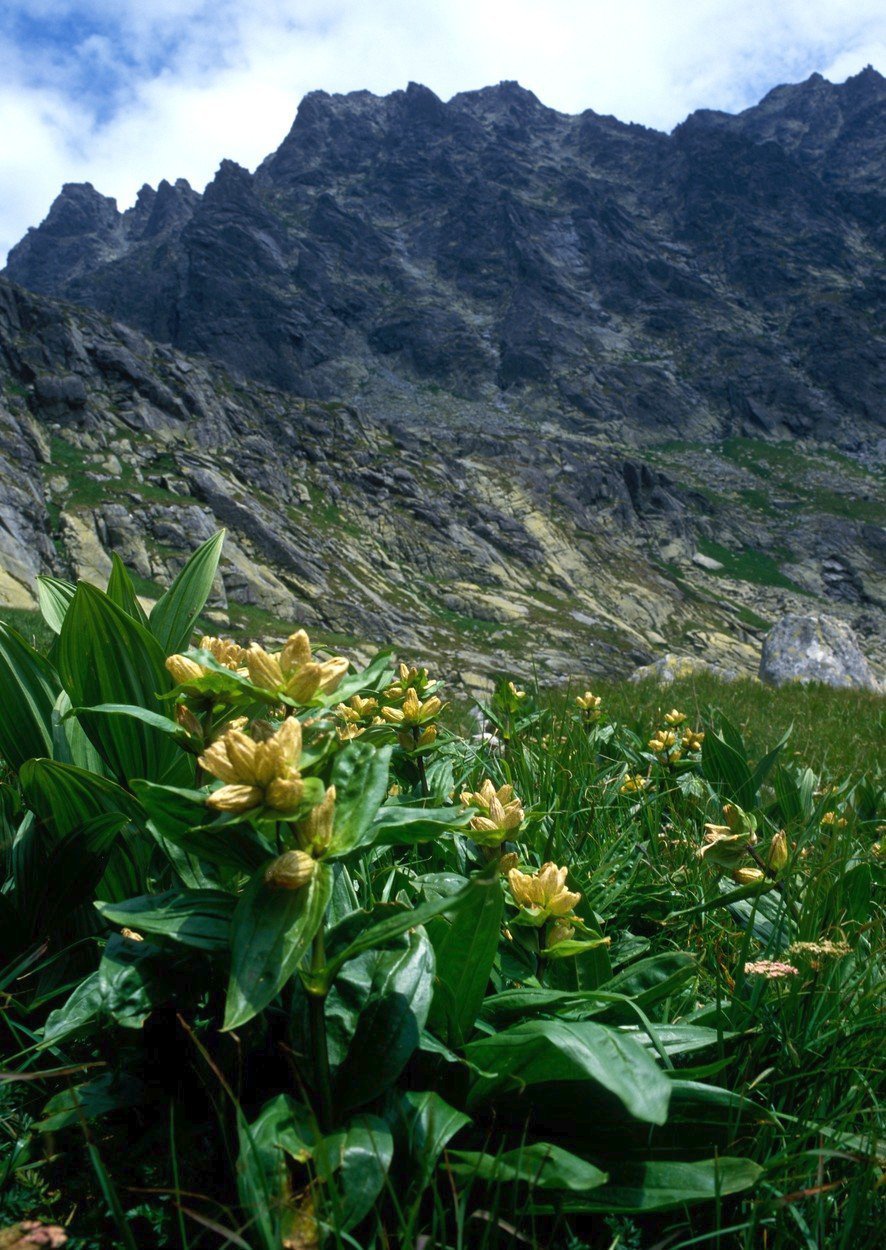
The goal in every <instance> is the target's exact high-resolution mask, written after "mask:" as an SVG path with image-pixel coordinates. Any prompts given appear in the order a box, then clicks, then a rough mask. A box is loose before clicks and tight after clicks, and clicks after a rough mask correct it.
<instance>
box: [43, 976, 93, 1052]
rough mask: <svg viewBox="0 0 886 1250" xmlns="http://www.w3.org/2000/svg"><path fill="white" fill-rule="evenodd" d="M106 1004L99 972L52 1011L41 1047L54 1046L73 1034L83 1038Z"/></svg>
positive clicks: (81, 983)
mask: <svg viewBox="0 0 886 1250" xmlns="http://www.w3.org/2000/svg"><path fill="white" fill-rule="evenodd" d="M103 1002H104V993H103V991H102V987H101V984H100V982H99V976H98V972H97V971H96V972H93V973H92V974H91V975H90V976H88V977H87V978H86V979H85V980H84V981H81V982H80V984H79V985H78V986H77V988H76V989H75V990H74V992H73V993H72V994H71V995H70V997H69V998H68V1000H67V1002H65V1003H64V1004H63V1005H62V1006H61V1007H58V1008H56V1010H55V1011H51V1012H50V1013H49V1015H48V1016H47V1018H46V1024H45V1025H44V1026H43V1037H42V1041H41V1043H40V1045H41V1046H54V1045H55V1044H56V1043H57V1042H61V1041H63V1040H64V1039H65V1038H66V1037H70V1036H71V1035H72V1034H77V1035H78V1037H83V1036H84V1035H85V1034H86V1032H87V1029H88V1027H89V1026H90V1025H91V1024H92V1023H93V1022H94V1021H96V1019H97V1017H98V1015H99V1013H100V1011H101V1009H102V1004H103Z"/></svg>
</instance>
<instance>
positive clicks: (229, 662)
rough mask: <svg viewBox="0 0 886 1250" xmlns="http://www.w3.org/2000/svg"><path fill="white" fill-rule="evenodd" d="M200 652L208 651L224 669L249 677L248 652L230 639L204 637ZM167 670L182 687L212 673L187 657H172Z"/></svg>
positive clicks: (168, 661) (168, 660)
mask: <svg viewBox="0 0 886 1250" xmlns="http://www.w3.org/2000/svg"><path fill="white" fill-rule="evenodd" d="M199 650H200V651H208V652H209V654H210V655H211V656H212V657H213V659H214V660H215V661H216V663H217V664H220V665H221V667H222V668H227V669H230V670H231V672H233V673H239V674H240V676H241V677H245V676H247V669H246V652H245V650H244V649H243V647H241V646H239V645H238V644H237V643H236V642H232V641H231V639H230V638H210V637H209V636H208V635H204V636H203V637H202V638H201V639H200V644H199ZM166 668H167V669H168V671H169V672H170V673H171V674H172V679H173V681H175V682H176V683H177V684H178V685H180V686H187V685H189V684H191V683H193V682H195V681H198V680H199V679H200V678H201V677H206V676H207V674H208V673H210V672H211V669H209V668H208V667H207V666H206V665H205V664H200V663H198V661H196V660H192V659H190V658H189V657H188V656H186V655H170V656H169V657H168V658H167V660H166Z"/></svg>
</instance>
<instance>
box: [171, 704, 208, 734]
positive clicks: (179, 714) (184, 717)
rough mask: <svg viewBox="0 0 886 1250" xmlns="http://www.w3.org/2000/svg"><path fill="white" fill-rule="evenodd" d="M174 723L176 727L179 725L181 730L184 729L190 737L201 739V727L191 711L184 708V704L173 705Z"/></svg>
mask: <svg viewBox="0 0 886 1250" xmlns="http://www.w3.org/2000/svg"><path fill="white" fill-rule="evenodd" d="M175 722H176V724H177V725H181V727H182V729H186V730H187V731H188V733H189V734H191V736H192V737H195V738H202V737H203V726H202V725H201V724H200V722H199V721H198V720H197V717H196V716H195V715H194V713H193V712H192V711H191V709H190V708H189V707H186V706H185V704H184V703H176V705H175Z"/></svg>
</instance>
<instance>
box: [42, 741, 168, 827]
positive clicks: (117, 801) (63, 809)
mask: <svg viewBox="0 0 886 1250" xmlns="http://www.w3.org/2000/svg"><path fill="white" fill-rule="evenodd" d="M19 780H20V782H21V786H22V793H23V795H24V797H25V801H26V803H27V804H28V806H29V807H30V808H31V809H32V810H33V811H34V812H36V813H37V815H38V816H39V817H40V819H41V820H42V822H43V823H44V824H45V825H47V826H48V827H49V828H50V829H52V830H53V831H54V832H55V833H56V835H57V836H59V837H63V836H64V835H65V834H67V833H70V832H71V831H72V830H73V829H75V828H77V826H78V825H80V824H82V823H83V822H84V821H88V820H91V819H92V818H93V817H95V816H100V815H104V814H106V813H115V812H119V813H120V814H121V815H123V816H125V817H126V818H127V820H133V821H136V822H143V821H144V812H143V811H142V809H141V807H140V806H139V804H138V802H137V801H136V800H135V799H134V798H133V797H132V795H131V794H127V792H126V791H125V790H124V789H122V787H120V786H118V785H117V784H116V783H115V782H113V781H111V780H110V779H109V778H107V777H99V776H97V775H96V774H95V773H91V772H88V771H87V770H86V769H83V768H75V767H74V766H73V765H72V764H58V763H56V761H55V760H28V761H27V762H26V763H25V764H23V765H22V769H21V772H20V774H19Z"/></svg>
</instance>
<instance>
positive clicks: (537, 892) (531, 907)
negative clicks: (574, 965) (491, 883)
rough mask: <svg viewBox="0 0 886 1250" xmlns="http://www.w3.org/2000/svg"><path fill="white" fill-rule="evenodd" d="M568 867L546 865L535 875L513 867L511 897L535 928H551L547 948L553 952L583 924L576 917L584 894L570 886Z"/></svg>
mask: <svg viewBox="0 0 886 1250" xmlns="http://www.w3.org/2000/svg"><path fill="white" fill-rule="evenodd" d="M568 872H569V870H568V868H558V867H557V865H556V864H553V863H547V864H542V866H541V868H538V869H536V871H535V872H533V873H528V872H521V871H520V869H519V868H516V867H514V868H511V869H510V871H509V872H508V887H509V888H510V891H511V897H512V899H513V900H514V902H515V903H516V904H517V906H518V907H519V908H520V913H521V915H522V916H523V917H524V918H525V921H526V922H527V923H529V924H531V925H532V926H533V927H535V928H540V927H541V926H542V925H547V933H546V936H545V949H546V950H550V949H551V947H553V946H556V945H557V943H558V942H566V941H568V940H569V939H570V938H571V937H572V936H573V934H574V933H575V927H576V925H577V924H581V921H580V920H579V919H578V917H577V916H575V915H574V914H573V911H574V908H575V906H576V904H577V903H578V902H580V900H581V894H579V893H577V892H576V891H574V890H569V889H567V887H566V877H567V875H568Z"/></svg>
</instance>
